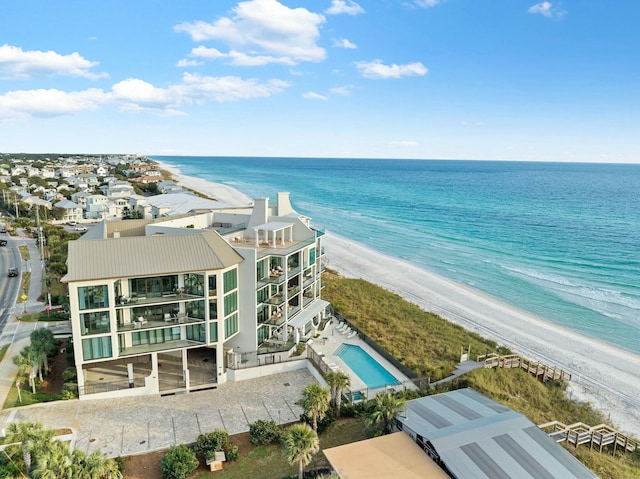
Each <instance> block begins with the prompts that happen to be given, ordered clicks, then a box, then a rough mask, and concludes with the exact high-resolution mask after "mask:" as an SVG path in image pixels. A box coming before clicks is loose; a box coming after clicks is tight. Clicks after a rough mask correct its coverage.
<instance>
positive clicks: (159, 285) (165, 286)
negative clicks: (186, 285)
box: [129, 275, 178, 298]
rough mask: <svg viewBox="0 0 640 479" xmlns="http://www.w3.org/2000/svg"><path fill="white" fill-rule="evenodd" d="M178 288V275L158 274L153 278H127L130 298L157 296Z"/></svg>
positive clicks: (173, 292)
mask: <svg viewBox="0 0 640 479" xmlns="http://www.w3.org/2000/svg"><path fill="white" fill-rule="evenodd" d="M177 288H178V276H177V275H171V276H158V277H154V278H133V279H130V280H129V291H130V293H131V297H132V298H136V297H137V298H159V297H161V296H167V295H169V294H175V292H176V291H177Z"/></svg>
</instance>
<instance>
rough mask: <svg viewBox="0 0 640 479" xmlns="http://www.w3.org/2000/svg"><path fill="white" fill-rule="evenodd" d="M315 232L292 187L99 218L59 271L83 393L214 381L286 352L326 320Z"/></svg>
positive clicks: (137, 391) (135, 391)
mask: <svg viewBox="0 0 640 479" xmlns="http://www.w3.org/2000/svg"><path fill="white" fill-rule="evenodd" d="M322 237H323V232H322V231H320V230H317V229H314V228H313V227H312V226H311V224H310V219H309V218H308V217H305V216H303V215H300V214H298V213H296V212H295V211H294V210H293V209H292V207H291V204H290V201H289V195H288V193H278V198H277V203H276V204H275V205H270V204H269V200H268V198H256V199H255V200H254V201H253V204H251V205H248V206H245V207H220V208H216V209H207V210H198V211H192V212H190V213H188V214H183V215H179V216H170V217H161V218H152V219H142V220H113V221H102V222H101V223H98V224H97V225H96V226H95V227H93V228H92V229H91V230H90V231H89V232H88V233H85V234H84V235H83V236H82V237H81V238H80V239H79V240H76V241H71V242H70V243H69V254H68V263H67V266H68V272H67V275H66V276H65V277H64V281H65V282H67V283H68V286H69V303H70V312H71V324H72V332H73V347H74V354H75V363H76V368H77V372H78V386H79V393H80V397H81V398H87V397H90V398H95V397H113V396H126V395H143V394H160V393H163V392H175V391H181V390H186V391H190V390H194V389H198V388H205V387H212V386H214V385H215V384H219V383H223V382H225V381H227V380H229V379H233V377H234V374H233V371H234V370H236V369H239V368H244V367H246V366H248V365H253V364H255V365H259V364H265V363H268V362H273V361H280V360H283V359H285V358H286V357H287V356H288V355H289V354H290V352H291V351H293V350H295V348H296V344H297V343H299V342H301V341H305V340H307V339H309V338H310V337H312V336H313V335H315V334H317V332H318V330H319V329H320V328H322V327H323V326H324V324H326V322H327V320H328V319H329V317H330V313H329V309H330V305H329V303H327V302H326V301H324V300H322V299H321V298H320V293H321V288H322V282H321V272H322V269H323V266H322V261H323V249H322V244H321V243H322ZM229 373H231V374H229Z"/></svg>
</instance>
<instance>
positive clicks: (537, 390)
mask: <svg viewBox="0 0 640 479" xmlns="http://www.w3.org/2000/svg"><path fill="white" fill-rule="evenodd" d="M325 281H326V287H325V289H324V290H323V296H324V298H325V299H327V300H328V301H330V302H331V303H332V304H333V306H334V307H335V308H336V310H337V311H338V312H339V313H340V314H342V315H343V316H344V317H346V318H347V319H349V321H351V322H353V323H354V325H355V326H356V327H358V328H360V329H362V330H363V332H365V334H367V335H369V336H370V337H372V338H373V339H375V340H376V341H377V342H378V344H380V345H381V346H382V347H384V348H385V349H386V350H387V351H389V352H390V353H391V354H393V355H394V356H395V357H396V358H397V359H399V360H400V361H401V362H402V363H403V364H404V365H405V366H407V367H409V368H411V369H413V370H414V371H415V372H416V374H417V375H425V374H426V375H431V377H432V380H433V379H434V378H438V377H444V376H447V375H448V374H449V371H450V370H452V369H453V366H454V364H455V363H457V362H458V360H459V355H460V348H461V346H463V347H466V346H465V345H468V344H471V351H472V357H473V356H475V354H484V353H485V352H486V350H487V349H488V350H490V351H494V350H496V346H497V345H496V344H495V343H494V342H492V341H489V340H486V339H484V338H482V337H480V336H479V335H477V334H475V333H471V332H468V331H466V330H465V329H464V328H461V327H459V326H456V325H454V324H452V323H449V322H448V321H446V320H444V319H442V318H440V317H439V316H437V315H435V314H431V313H427V312H425V311H423V310H422V309H420V308H419V307H418V306H416V305H413V304H411V303H409V302H407V301H405V300H404V299H403V298H401V297H400V296H398V295H396V294H394V293H391V292H389V291H387V290H385V289H383V288H381V287H379V286H376V285H374V284H371V283H368V282H366V281H364V280H359V279H346V278H342V277H340V276H338V275H336V274H334V273H331V272H329V274H326V273H325ZM474 351H475V354H474ZM498 352H500V353H501V354H505V353H507V352H508V350H507V349H506V348H502V347H500V348H498ZM443 386H444V387H443V388H442V389H443V390H445V389H446V388H447V387H449V388H453V389H455V388H457V387H465V386H469V387H472V388H474V389H476V390H477V391H479V392H481V393H483V394H485V395H487V396H489V397H490V398H492V399H494V400H496V401H498V402H500V403H502V404H504V405H506V406H508V407H510V408H512V409H514V410H515V411H518V412H520V413H522V414H524V415H525V416H527V417H528V418H529V419H530V420H531V421H532V422H534V423H535V424H542V423H545V422H549V421H553V420H557V421H560V422H563V423H565V424H572V423H576V422H583V423H585V424H589V425H597V424H601V423H607V422H608V421H607V420H606V418H605V416H604V414H603V413H601V412H600V411H597V410H595V409H594V408H593V407H591V405H590V404H587V403H581V402H578V401H574V400H571V398H569V397H568V396H567V394H566V392H565V389H566V383H563V382H555V381H553V382H548V383H547V384H543V383H541V382H539V381H538V380H536V378H535V377H533V376H532V375H530V374H528V373H527V372H526V371H524V370H522V369H477V370H474V371H471V372H469V373H467V374H465V375H464V376H461V377H460V378H459V380H457V381H456V382H455V383H444V384H443ZM567 450H568V451H569V452H571V453H572V454H573V455H574V456H576V457H577V458H578V459H579V460H580V461H582V462H583V463H584V464H585V465H586V466H587V467H589V468H590V469H591V470H592V471H594V472H595V473H596V474H598V475H599V476H600V477H601V478H603V479H637V478H639V477H640V450H639V451H636V452H635V453H632V454H629V453H622V452H617V453H616V456H615V457H614V456H611V455H610V453H609V455H607V453H603V454H601V453H599V452H595V451H591V450H589V448H587V447H584V446H579V447H578V448H574V447H573V446H567Z"/></svg>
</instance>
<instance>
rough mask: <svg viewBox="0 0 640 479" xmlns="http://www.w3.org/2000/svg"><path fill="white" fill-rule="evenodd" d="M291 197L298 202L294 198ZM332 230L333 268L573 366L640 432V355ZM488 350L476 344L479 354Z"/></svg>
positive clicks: (574, 384) (195, 185)
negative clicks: (479, 348) (479, 349)
mask: <svg viewBox="0 0 640 479" xmlns="http://www.w3.org/2000/svg"><path fill="white" fill-rule="evenodd" d="M160 166H161V167H162V168H163V169H166V170H168V171H170V172H171V173H172V174H173V175H174V177H175V180H176V181H177V182H179V183H180V184H181V185H183V186H185V187H187V188H190V189H193V190H196V191H199V192H201V193H203V194H205V195H207V196H210V197H213V198H216V199H218V200H220V201H221V202H223V203H225V204H228V205H230V206H233V205H247V204H248V203H250V202H251V201H252V199H251V198H249V197H247V196H246V195H244V194H243V193H241V192H239V191H237V190H235V189H233V188H230V187H228V186H225V185H221V184H217V183H211V182H208V181H205V180H201V179H198V178H192V177H189V176H185V175H182V174H181V173H180V172H179V170H178V169H176V168H175V167H172V166H170V165H167V164H163V163H160ZM291 200H292V204H293V206H294V208H295V198H292V199H291ZM325 238H326V239H325V240H324V247H325V253H326V257H327V259H328V261H329V263H328V267H329V268H331V269H333V270H335V271H337V272H339V273H340V274H342V275H343V276H346V277H352V278H362V279H365V280H367V281H370V282H372V283H376V284H378V285H380V286H382V287H384V288H386V289H388V290H390V291H393V292H395V293H398V294H399V295H401V296H402V297H404V298H405V299H407V300H408V301H411V302H413V303H415V304H417V305H419V306H421V307H422V308H423V309H425V310H427V311H431V312H434V313H437V314H439V315H440V316H442V317H444V318H446V319H448V320H450V321H452V322H455V323H458V324H460V325H462V326H464V327H465V328H467V329H469V330H471V331H475V332H477V333H479V334H481V335H483V336H484V337H487V338H490V339H494V340H495V341H497V342H498V343H499V344H502V345H505V346H507V347H509V348H510V349H512V350H513V351H516V352H518V353H520V354H522V355H523V356H526V357H528V358H531V359H536V360H539V361H543V362H545V363H547V364H549V365H551V366H554V365H555V366H558V367H561V368H563V369H565V370H567V371H569V372H571V373H572V375H573V378H572V381H571V383H570V389H569V391H570V394H571V395H572V397H573V398H577V399H580V400H584V401H588V402H590V403H592V404H593V405H594V406H595V407H596V408H598V409H600V410H602V411H604V412H605V414H607V415H609V417H610V419H611V421H612V422H613V423H614V424H615V425H616V426H617V427H618V428H620V429H621V430H622V431H623V432H626V433H627V434H632V435H634V436H636V437H640V356H639V355H636V354H633V353H630V352H627V351H624V350H620V349H617V348H615V347H613V346H610V345H608V344H605V343H602V342H599V341H597V340H594V339H591V338H588V337H586V336H583V335H580V334H578V333H575V332H573V331H570V330H568V329H565V328H562V327H560V326H557V325H555V324H552V323H550V322H548V321H545V320H544V319H542V318H538V317H536V316H535V315H533V314H531V313H528V312H525V311H522V310H519V309H518V308H516V307H514V306H511V305H508V304H505V303H503V302H501V301H499V300H497V299H495V298H493V297H490V296H488V295H486V294H483V293H482V292H480V291H477V290H474V289H472V288H470V287H467V286H464V285H461V284H458V283H454V282H452V281H449V280H447V279H445V278H442V277H440V276H437V275H434V274H431V273H429V272H427V271H425V270H422V269H420V268H417V267H415V266H413V265H411V264H410V263H408V262H406V261H403V260H400V259H397V258H393V257H390V256H386V255H383V254H380V253H377V252H375V251H373V250H371V249H369V248H367V247H365V246H363V245H361V244H358V243H356V242H353V241H350V240H348V239H345V238H342V237H340V236H337V235H334V234H332V233H331V232H328V233H327V235H326V236H325ZM482 353H484V351H476V352H473V351H472V356H475V354H482Z"/></svg>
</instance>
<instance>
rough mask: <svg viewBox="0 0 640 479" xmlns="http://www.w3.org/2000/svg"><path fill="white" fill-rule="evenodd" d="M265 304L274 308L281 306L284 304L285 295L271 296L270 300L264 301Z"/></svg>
mask: <svg viewBox="0 0 640 479" xmlns="http://www.w3.org/2000/svg"><path fill="white" fill-rule="evenodd" d="M264 303H265V304H272V305H274V306H280V305H281V304H282V303H284V295H283V294H276V295H275V296H271V297H270V298H269V299H267V300H266V301H264Z"/></svg>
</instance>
